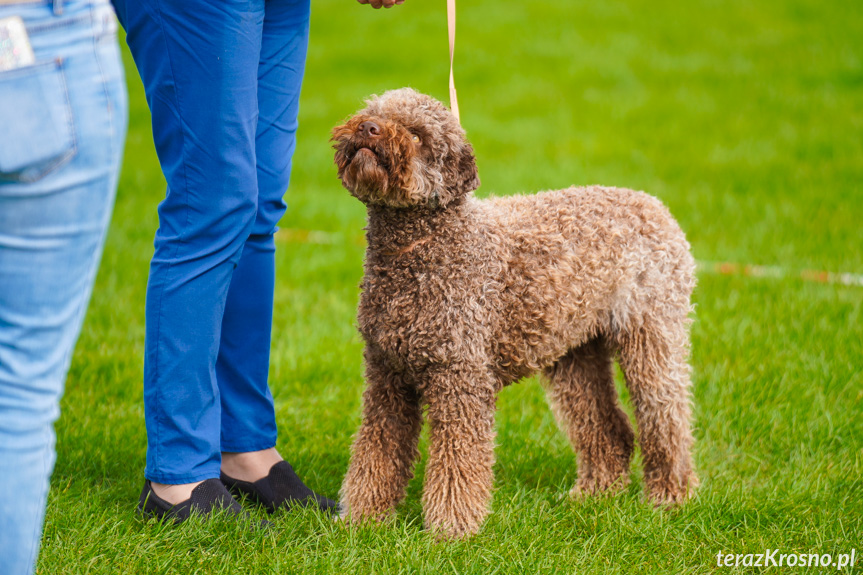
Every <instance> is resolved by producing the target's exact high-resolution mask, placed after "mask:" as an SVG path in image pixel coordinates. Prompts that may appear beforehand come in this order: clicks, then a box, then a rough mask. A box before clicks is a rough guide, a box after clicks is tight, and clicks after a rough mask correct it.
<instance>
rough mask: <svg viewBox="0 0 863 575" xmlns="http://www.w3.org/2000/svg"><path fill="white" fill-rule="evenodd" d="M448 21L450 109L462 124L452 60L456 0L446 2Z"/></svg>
mask: <svg viewBox="0 0 863 575" xmlns="http://www.w3.org/2000/svg"><path fill="white" fill-rule="evenodd" d="M446 19H447V28H448V30H449V108H450V110H451V111H452V114H453V116H455V119H456V121H458V123H459V124H460V123H461V119H460V118H459V115H458V97H457V96H456V93H455V78H454V77H453V73H452V60H453V54H454V53H455V0H446Z"/></svg>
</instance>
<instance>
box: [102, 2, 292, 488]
mask: <svg viewBox="0 0 863 575" xmlns="http://www.w3.org/2000/svg"><path fill="white" fill-rule="evenodd" d="M114 5H115V7H116V8H117V14H118V16H119V18H120V21H121V23H122V24H123V26H124V28H125V29H126V32H127V34H128V35H127V38H126V41H127V42H128V44H129V48H130V49H131V52H132V55H133V57H134V59H135V64H136V65H137V67H138V72H139V73H140V75H141V79H142V80H143V83H144V89H145V92H146V95H147V103H148V104H149V106H150V111H151V113H152V121H153V139H154V141H155V144H156V152H157V153H158V155H159V161H160V163H161V166H162V171H163V173H164V175H165V179H166V180H167V184H168V189H167V193H166V196H165V200H164V201H163V202H162V203H161V204H160V206H159V229H158V231H157V232H156V239H155V254H154V255H153V259H152V262H151V264H150V279H149V283H148V286H147V303H146V306H147V309H146V341H145V355H144V408H145V416H146V424H147V439H148V448H147V468H146V470H145V475H146V477H147V479H150V480H153V481H156V482H159V483H167V484H179V483H191V482H194V481H200V480H204V479H210V478H215V477H219V472H220V467H221V452H223V451H228V452H248V451H258V450H261V449H267V448H270V447H273V446H275V444H276V422H275V410H274V408H273V398H272V395H271V393H270V390H269V387H268V384H267V376H268V372H269V353H270V332H271V328H272V313H273V290H274V282H275V256H274V252H275V243H274V240H273V236H274V233H275V231H276V223H277V222H278V220H279V218H281V216H282V214H283V213H284V211H285V204H284V202H283V200H282V196H283V194H284V193H285V190H286V188H287V187H288V177H289V174H290V169H291V156H292V154H293V151H294V145H295V135H296V130H297V113H298V105H299V94H300V84H301V82H302V77H303V68H304V64H305V59H306V47H307V44H308V32H309V0H266V2H265V0H218V1H213V0H114Z"/></svg>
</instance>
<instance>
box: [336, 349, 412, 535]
mask: <svg viewBox="0 0 863 575" xmlns="http://www.w3.org/2000/svg"><path fill="white" fill-rule="evenodd" d="M366 379H367V383H366V386H367V387H366V391H365V393H364V395H363V422H362V425H361V426H360V429H359V431H358V432H357V436H356V439H355V440H354V444H353V447H352V448H351V463H350V466H349V468H348V473H347V475H346V476H345V480H344V482H343V483H342V489H341V508H342V517H345V518H347V519H349V520H351V521H357V520H361V519H363V518H366V517H370V518H376V519H377V518H382V517H383V516H385V515H387V514H388V513H390V512H392V511H393V508H394V507H395V506H396V505H397V504H398V503H399V502H400V501H401V500H402V499H404V496H405V488H406V487H407V484H408V481H410V479H411V478H412V477H413V466H414V461H416V459H417V457H418V456H419V450H418V449H417V441H418V439H419V434H420V430H421V429H422V405H421V401H420V396H419V393H418V392H417V390H416V388H415V387H414V386H413V385H412V384H411V383H410V382H408V381H406V380H405V378H404V377H403V376H402V375H401V374H397V373H394V372H393V371H392V370H390V369H389V368H388V367H387V365H386V363H385V361H383V358H381V357H379V356H378V355H377V354H376V353H375V352H374V351H370V350H368V349H367V350H366Z"/></svg>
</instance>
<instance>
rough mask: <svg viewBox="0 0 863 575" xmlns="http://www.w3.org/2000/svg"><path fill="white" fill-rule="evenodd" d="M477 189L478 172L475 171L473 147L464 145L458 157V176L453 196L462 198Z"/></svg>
mask: <svg viewBox="0 0 863 575" xmlns="http://www.w3.org/2000/svg"><path fill="white" fill-rule="evenodd" d="M478 187H479V172H478V171H477V169H476V158H475V157H474V155H473V147H472V146H471V145H470V144H468V143H465V145H464V147H462V149H461V153H459V155H458V174H457V175H456V188H455V190H453V192H454V194H455V196H457V197H458V196H464V195H466V194H469V193H470V192H472V191H474V190H475V189H477V188H478Z"/></svg>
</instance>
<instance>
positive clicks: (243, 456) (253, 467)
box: [222, 447, 282, 483]
mask: <svg viewBox="0 0 863 575" xmlns="http://www.w3.org/2000/svg"><path fill="white" fill-rule="evenodd" d="M279 461H282V456H281V455H279V452H278V451H276V448H275V447H271V448H269V449H262V450H261V451H247V452H244V453H240V452H236V453H235V452H228V451H225V452H222V473H224V474H225V475H227V476H228V477H230V478H231V479H238V480H240V481H248V482H250V483H254V482H255V481H258V480H259V479H262V478H264V477H266V476H267V475H268V474H269V473H270V469H271V468H272V467H273V465H275V464H276V463H278V462H279Z"/></svg>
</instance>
